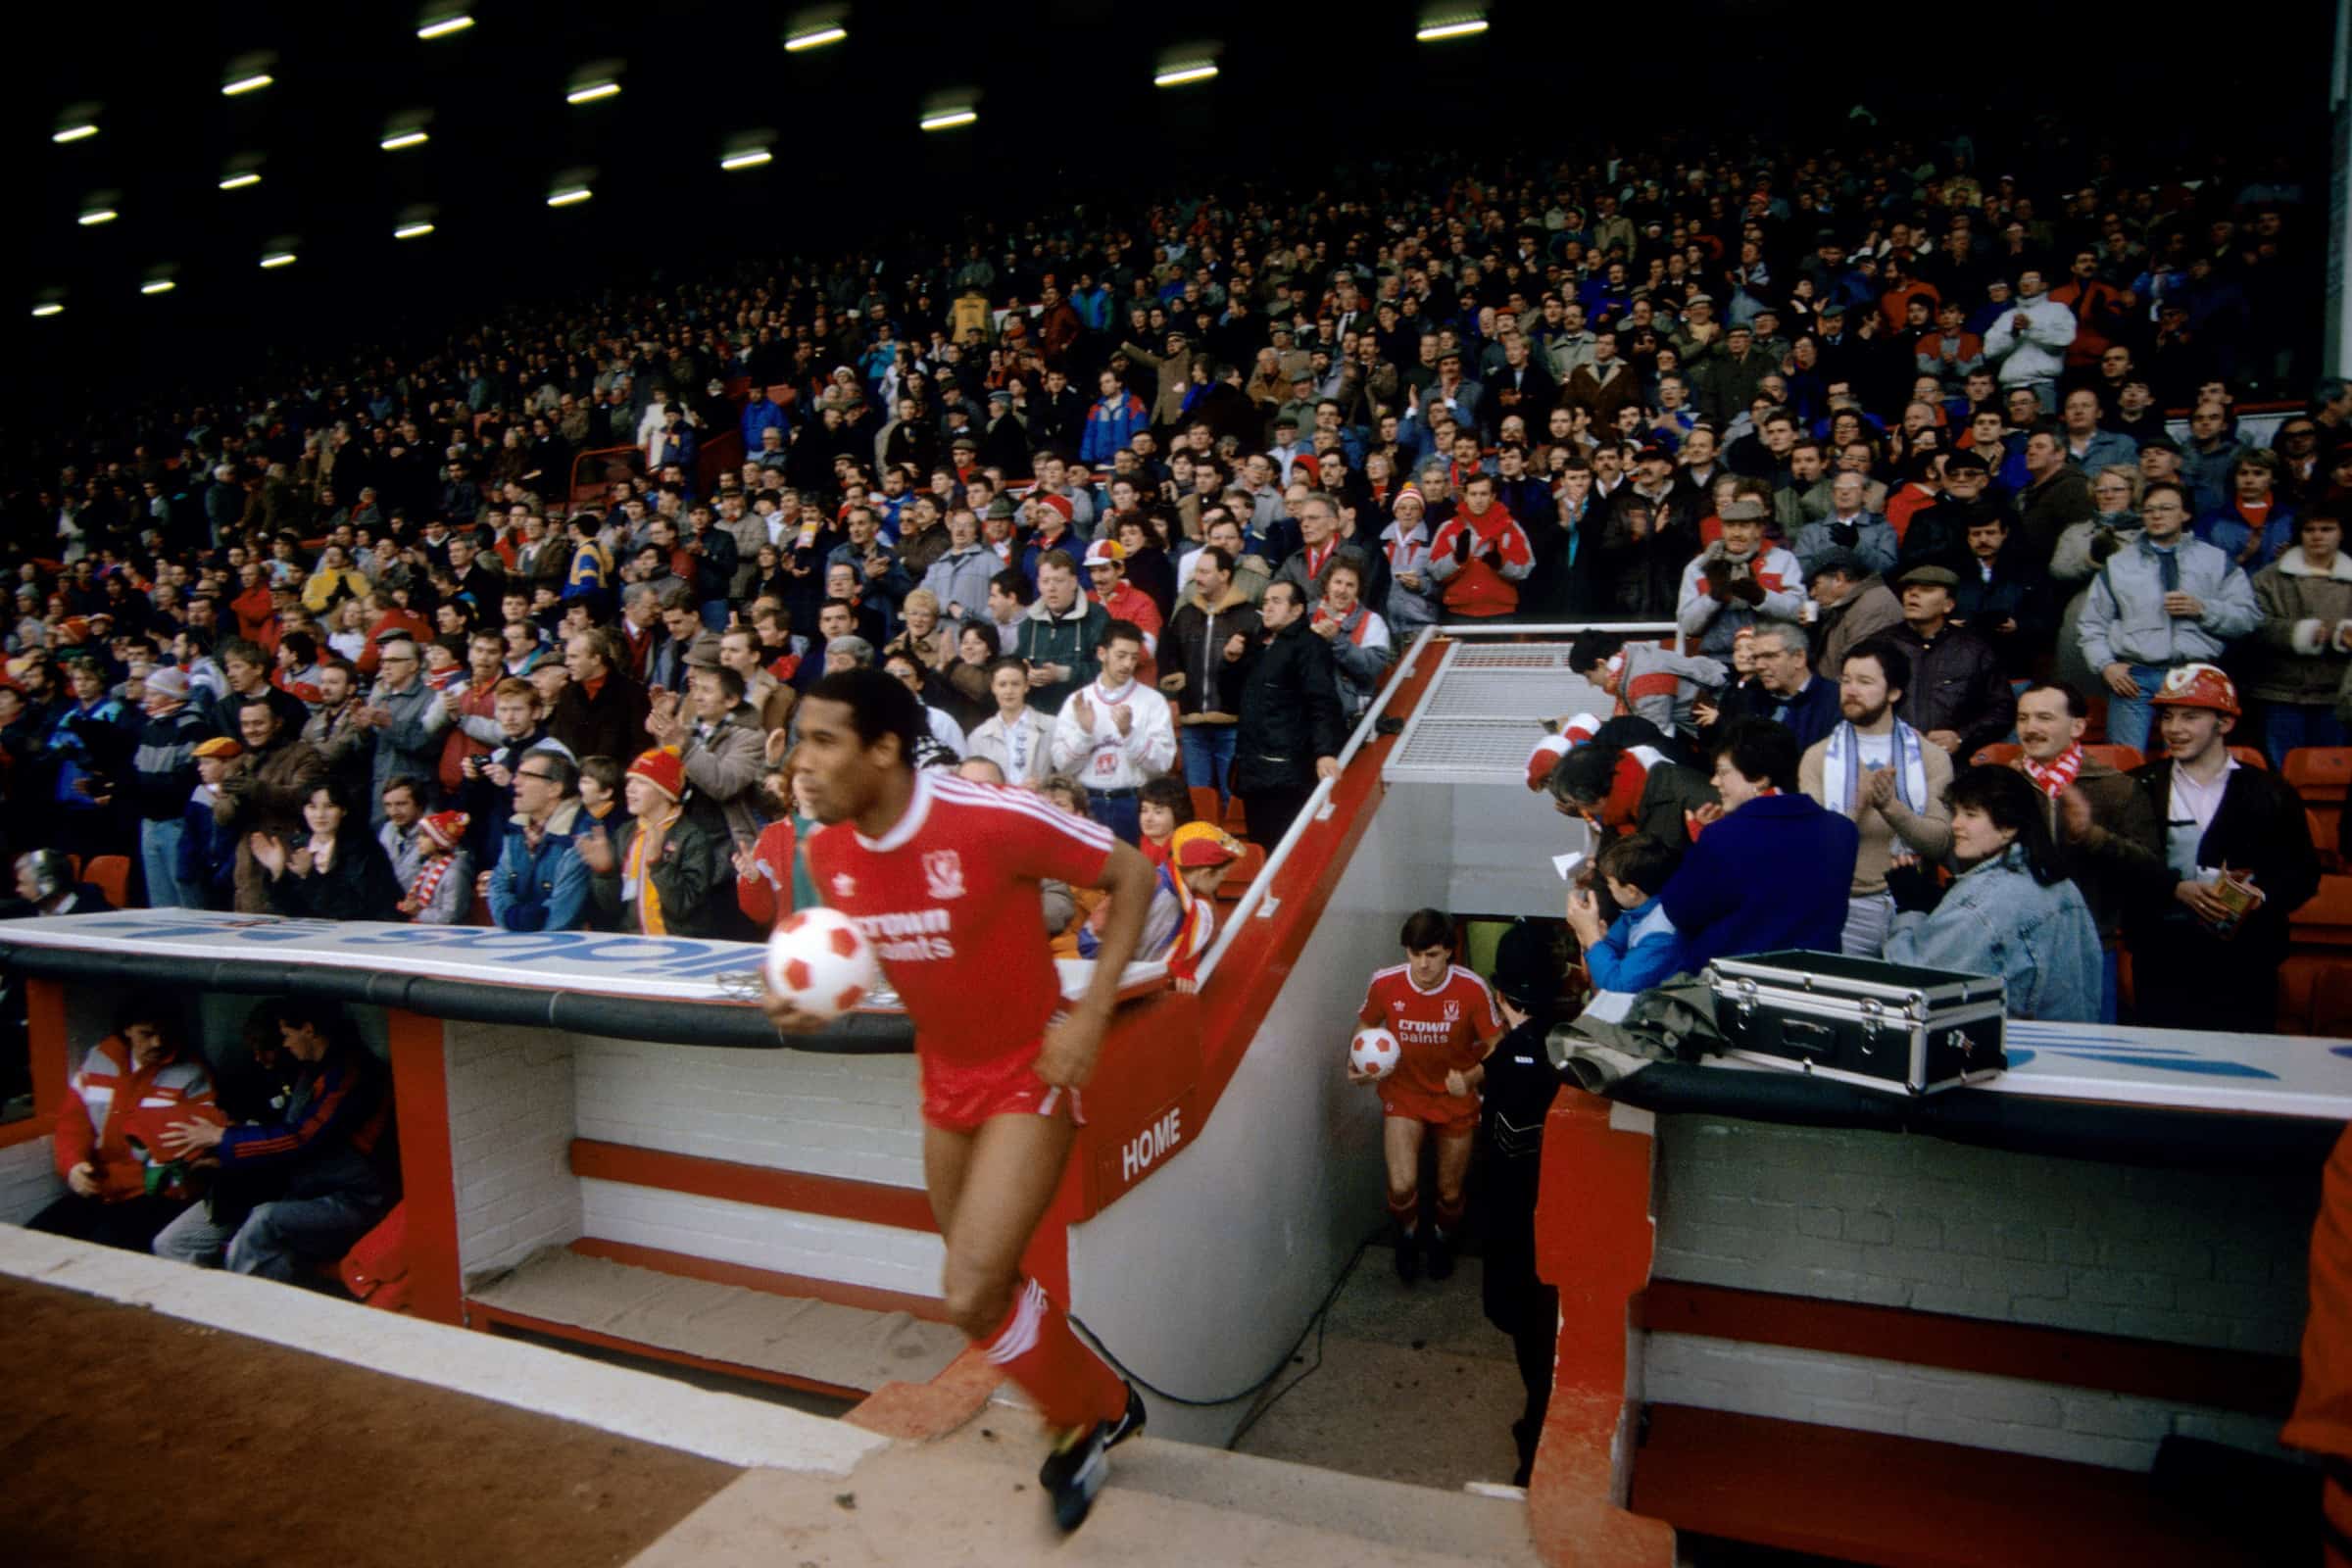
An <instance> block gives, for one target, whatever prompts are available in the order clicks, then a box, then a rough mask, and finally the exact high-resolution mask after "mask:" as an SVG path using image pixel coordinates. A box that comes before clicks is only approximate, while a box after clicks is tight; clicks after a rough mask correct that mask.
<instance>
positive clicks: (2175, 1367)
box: [1635, 1280, 2297, 1420]
mask: <svg viewBox="0 0 2352 1568" xmlns="http://www.w3.org/2000/svg"><path fill="white" fill-rule="evenodd" d="M1635 1321H1636V1322H1637V1323H1638V1324H1640V1325H1641V1326H1642V1328H1645V1329H1649V1330H1651V1331H1653V1332H1657V1333H1668V1334H1704V1335H1709V1336H1712V1337H1714V1338H1716V1339H1725V1340H1740V1341H1745V1342H1747V1343H1750V1344H1755V1345H1778V1346H1785V1347H1787V1348H1791V1349H1800V1350H1827V1351H1832V1352H1835V1353H1838V1354H1841V1355H1866V1356H1872V1357H1876V1358H1878V1359H1880V1360H1887V1361H1902V1362H1907V1363H1909V1364H1911V1365H1914V1366H1933V1367H1942V1368H1945V1369H1948V1370H1950V1371H1955V1372H1983V1373H1988V1374H1990V1375H1992V1376H1995V1377H2005V1378H2026V1379H2029V1380H2031V1381H2033V1382H2036V1383H2059V1384H2065V1385H2069V1386H2071V1387H2075V1388H2083V1389H2103V1390H2106V1391H2108V1392H2110V1393H2114V1394H2129V1395H2135V1396H2138V1397H2145V1398H2154V1399H2174V1400H2179V1401H2180V1402H2181V1403H2184V1404H2202V1405H2212V1406H2215V1407H2218V1408H2220V1409H2224V1410H2243V1411H2245V1412H2247V1413H2249V1414H2252V1415H2267V1416H2276V1417H2278V1418H2279V1419H2280V1420H2284V1419H2285V1417H2286V1413H2287V1411H2288V1410H2289V1409H2291V1408H2292V1407H2293V1405H2294V1402H2295V1384H2296V1376H2297V1363H2296V1361H2295V1359H2294V1358H2293V1357H2292V1356H2282V1355H2260V1354H2255V1353H2253V1352H2251V1351H2246V1350H2219V1349H2208V1348H2204V1347H2202V1346H2193V1345H2168V1344H2164V1343H2161V1342H2158V1341H2154V1340H2134V1339H2125V1338H2121V1337H2118V1336H2115V1335H2109V1334H2084V1333H2078V1332H2076V1331H2074V1330H2071V1329H2054V1328H2043V1327H2039V1326H2036V1325H2034V1324H2027V1323H1998V1322H1994V1321H1991V1320H1990V1319H1986V1318H1973V1317H1954V1316H1950V1315H1948V1314H1945V1313H1940V1312H1914V1311H1911V1310H1908V1309H1907V1308H1903V1307H1894V1306H1873V1305H1867V1304H1864V1303H1861V1302H1855V1301H1827V1300H1822V1299H1817V1298H1813V1297H1802V1296H1778V1295H1772V1294H1768V1293H1766V1292H1763V1291H1741V1290H1733V1289H1729V1288H1727V1287H1724V1286H1719V1285H1693V1284H1689V1283H1687V1282H1685V1281H1682V1280H1657V1281H1654V1282H1652V1284H1651V1285H1650V1287H1649V1289H1648V1290H1646V1291H1644V1292H1643V1293H1642V1295H1641V1296H1640V1297H1638V1298H1636V1300H1635Z"/></svg>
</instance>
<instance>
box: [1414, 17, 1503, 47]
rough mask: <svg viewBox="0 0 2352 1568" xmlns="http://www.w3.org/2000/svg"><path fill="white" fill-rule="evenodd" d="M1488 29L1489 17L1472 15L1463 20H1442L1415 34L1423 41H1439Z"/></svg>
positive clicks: (1467, 35) (1463, 36) (1464, 36)
mask: <svg viewBox="0 0 2352 1568" xmlns="http://www.w3.org/2000/svg"><path fill="white" fill-rule="evenodd" d="M1486 30H1487V19H1486V18H1484V17H1471V18H1467V19H1466V20H1464V21H1461V22H1440V23H1435V24H1432V25H1429V26H1426V27H1423V28H1422V29H1421V30H1420V31H1419V32H1416V33H1414V34H1413V36H1414V37H1415V38H1416V39H1418V40H1419V41H1420V42H1422V43H1437V42H1439V41H1441V40H1443V39H1446V38H1467V37H1469V36H1470V35H1471V34H1472V33H1478V32H1484V31H1486Z"/></svg>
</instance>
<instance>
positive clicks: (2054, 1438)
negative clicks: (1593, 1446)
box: [1643, 1116, 2318, 1469]
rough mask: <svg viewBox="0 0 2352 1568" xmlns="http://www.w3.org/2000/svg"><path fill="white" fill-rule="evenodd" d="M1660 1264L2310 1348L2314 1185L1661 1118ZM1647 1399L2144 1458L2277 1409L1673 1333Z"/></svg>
mask: <svg viewBox="0 0 2352 1568" xmlns="http://www.w3.org/2000/svg"><path fill="white" fill-rule="evenodd" d="M1657 1126H1658V1135H1659V1139H1660V1149H1659V1158H1658V1163H1657V1172H1658V1175H1657V1181H1658V1196H1657V1200H1656V1201H1657V1205H1658V1206H1657V1213H1658V1229H1657V1256H1656V1263H1655V1273H1656V1275H1657V1276H1658V1277H1659V1278H1661V1279H1678V1280H1690V1281H1692V1282H1695V1283H1701V1284H1709V1285H1722V1286H1729V1287H1734V1288H1738V1289H1741V1290H1752V1291H1770V1292H1775V1293H1778V1294H1782V1295H1789V1296H1809V1297H1818V1298H1822V1299H1829V1300H1838V1301H1862V1302H1870V1303H1875V1304H1878V1305H1884V1306H1900V1307H1910V1308H1914V1309H1916V1310H1920V1311H1927V1312H1945V1313H1953V1314H1957V1315H1960V1316H1964V1317H1981V1318H1989V1319H1994V1320H1998V1321H2003V1322H2010V1323H2030V1324H2038V1325H2045V1326H2048V1327H2052V1328H2062V1329H2075V1330H2081V1331H2085V1332H2089V1333H2096V1334H2114V1335H2123V1336H2127V1337H2131V1338H2137V1339H2147V1340H2159V1341H2168V1342H2172V1343H2176V1344H2183V1345H2198V1346H2210V1347H2214V1348H2228V1349H2236V1350H2252V1351H2261V1352H2266V1353H2269V1354H2274V1355H2293V1354H2295V1353H2296V1349H2297V1347H2298V1345H2299V1343H2300V1338H2301V1333H2302V1324H2303V1312H2304V1266H2305V1256H2306V1252H2307V1250H2308V1248H2309V1246H2310V1238H2311V1224H2312V1216H2313V1211H2314V1205H2315V1204H2316V1202H2317V1199H2318V1193H2317V1186H2316V1183H2314V1182H2313V1181H2311V1180H2310V1179H2309V1178H2308V1177H2307V1176H2306V1177H2303V1178H2294V1177H2288V1176H2281V1175H2278V1174H2276V1173H2271V1172H2237V1171H2198V1170H2152V1169H2140V1168H2137V1167H2133V1166H2126V1165H2116V1164H2110V1163H2105V1162H2101V1161H2094V1160H2078V1159H2063V1158H2059V1157H2057V1156H2055V1155H2041V1154H2015V1153H2004V1152H1997V1151H1992V1150H1985V1149H1974V1148H1969V1147H1966V1146H1963V1145H1959V1144H1950V1143H1944V1142H1942V1141H1940V1140H1937V1139H1933V1138H1923V1137H1910V1136H1904V1135H1899V1134H1889V1133H1869V1132H1850V1131H1842V1130H1833V1129H1825V1128H1811V1127H1782V1126H1774V1125H1768V1124H1765V1123H1761V1122H1747V1121H1732V1120H1726V1119H1721V1118H1715V1117H1707V1116H1672V1117H1660V1118H1659V1119H1658V1124H1657ZM1643 1371H1644V1376H1645V1379H1646V1385H1647V1397H1649V1398H1650V1399H1652V1400H1655V1401H1658V1402H1661V1403H1674V1404H1692V1405H1698V1406H1701V1407H1704V1408H1710V1409H1726V1410H1739V1411H1743V1412H1745V1413H1748V1414H1752V1415H1769V1416H1779V1417H1782V1418H1784V1419H1788V1420H1794V1421H1818V1422H1822V1423H1825V1424H1828V1425H1834V1426H1848V1427H1858V1428H1861V1429H1864V1430H1867V1431H1875V1432H1893V1433H1903V1434H1906V1435H1908V1436H1911V1437H1915V1438H1928V1439H1933V1440H1936V1441H1939V1442H1946V1443H1964V1444H1970V1445H1973V1446H1980V1447H1992V1448H2004V1449H2010V1450H2013V1451H2016V1452H2021V1453H2034V1454H2040V1455H2044V1456H2047V1457H2051V1458H2061V1459H2076V1460H2081V1461H2082V1462H2084V1463H2088V1464H2104V1465H2115V1466H2121V1467H2124V1468H2134V1469H2136V1468H2145V1466H2146V1465H2147V1463H2148V1461H2149V1460H2150V1459H2152V1458H2153V1456H2154V1453H2155V1447H2156V1444H2157V1442H2158V1441H2159V1440H2160V1439H2162V1438H2163V1437H2164V1436H2166V1435H2167V1434H2168V1433H2180V1434H2182V1435H2184V1436H2192V1437H2200V1438H2208V1439H2212V1440H2214V1441H2217V1442H2224V1443H2229V1444H2232V1445H2235V1446H2242V1447H2257V1448H2264V1449H2273V1450H2274V1451H2275V1446H2274V1445H2273V1442H2272V1439H2273V1438H2274V1437H2275V1435H2276V1430H2277V1423H2276V1422H2273V1421H2268V1420H2263V1419H2258V1418H2255V1417H2251V1416H2246V1415H2241V1414H2237V1413H2234V1412H2229V1411H2221V1410H2212V1409H2205V1408H2202V1407H2196V1406H2187V1405H2180V1404H2174V1403H2168V1402H2166V1401H2161V1400H2155V1399H2143V1398H2124V1397H2118V1396H2115V1395H2111V1394H2103V1393H2099V1392H2096V1391H2090V1390H2080V1389H2069V1388H2063V1387H2060V1386H2056V1385H2050V1384H2040V1383H2032V1382H2025V1381H2020V1380H2017V1379H2010V1378H1998V1377H1988V1376H1977V1375H1971V1374H1965V1373H1954V1372H1942V1371H1936V1370H1932V1369H1926V1368H1917V1367H1906V1366H1900V1365H1897V1364H1894V1363H1889V1362H1884V1361H1874V1360H1870V1359H1867V1358H1864V1357H1859V1356H1840V1355H1832V1354H1821V1353H1817V1352H1812V1351H1802V1350H1787V1349H1782V1348H1775V1347H1767V1346H1753V1345H1745V1344H1740V1343H1735V1342H1732V1341H1725V1340H1714V1339H1704V1338H1699V1337H1695V1336H1684V1335H1665V1334H1659V1335H1652V1336H1650V1338H1649V1342H1648V1349H1647V1352H1646V1356H1645V1360H1644V1367H1643Z"/></svg>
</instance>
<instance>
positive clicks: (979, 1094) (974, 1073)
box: [923, 1041, 1477, 1133]
mask: <svg viewBox="0 0 2352 1568" xmlns="http://www.w3.org/2000/svg"><path fill="white" fill-rule="evenodd" d="M1043 1045H1044V1042H1043V1041H1040V1042H1039V1047H1040V1048H1042V1047H1043ZM1036 1062H1037V1050H1036V1049H1032V1050H1029V1051H1025V1052H1023V1053H1021V1054H1018V1055H1013V1056H1005V1057H1001V1058H999V1059H998V1060H996V1061H989V1062H980V1063H977V1064H973V1065H943V1064H940V1063H936V1062H931V1061H925V1062H924V1063H923V1120H925V1121H927V1122H929V1123H930V1124H931V1125H932V1126H934V1127H938V1128H943V1129H945V1130H946V1131H948V1132H952V1133H968V1132H970V1131H971V1130H972V1129H973V1128H975V1127H978V1126H979V1125H980V1124H981V1123H982V1122H984V1121H986V1120H988V1119H989V1118H990V1117H991V1116H1060V1115H1065V1114H1066V1115H1067V1116H1068V1117H1069V1118H1070V1120H1071V1121H1072V1122H1075V1123H1076V1124H1077V1125H1078V1126H1081V1127H1083V1126H1085V1125H1086V1115H1085V1112H1084V1110H1083V1109H1082V1107H1081V1106H1080V1105H1079V1103H1078V1091H1077V1090H1075V1089H1061V1088H1057V1087H1055V1086H1054V1085H1053V1084H1050V1083H1048V1082H1046V1081H1045V1080H1044V1079H1043V1078H1040V1077H1039V1076H1038V1075H1037V1072H1036V1070H1035V1067H1036ZM1471 1120H1472V1121H1473V1122H1474V1123H1475V1122H1476V1120H1477V1112H1476V1110H1475V1108H1473V1110H1472V1113H1471Z"/></svg>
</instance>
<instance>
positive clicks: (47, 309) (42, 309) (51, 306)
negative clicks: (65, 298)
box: [32, 300, 65, 316]
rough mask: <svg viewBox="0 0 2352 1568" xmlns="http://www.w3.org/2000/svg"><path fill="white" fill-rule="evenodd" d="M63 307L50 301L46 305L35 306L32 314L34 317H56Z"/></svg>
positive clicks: (62, 310)
mask: <svg viewBox="0 0 2352 1568" xmlns="http://www.w3.org/2000/svg"><path fill="white" fill-rule="evenodd" d="M64 310H65V307H64V306H63V305H60V304H58V303H57V302H56V301H55V300H51V301H50V302H49V303H48V304H46V305H35V306H34V307H33V308H32V314H33V315H35V316H57V315H59V314H61V313H63V312H64Z"/></svg>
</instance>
